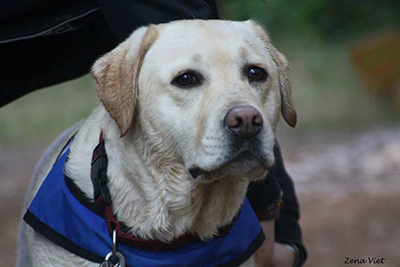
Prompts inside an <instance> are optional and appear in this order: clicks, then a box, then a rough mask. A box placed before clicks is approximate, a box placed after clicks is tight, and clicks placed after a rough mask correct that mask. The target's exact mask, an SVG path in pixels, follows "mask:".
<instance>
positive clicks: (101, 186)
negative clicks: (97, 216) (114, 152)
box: [90, 138, 111, 212]
mask: <svg viewBox="0 0 400 267" xmlns="http://www.w3.org/2000/svg"><path fill="white" fill-rule="evenodd" d="M107 166H108V159H107V154H106V149H105V143H104V140H103V139H102V138H101V140H100V143H99V144H98V145H97V146H96V148H95V149H94V150H93V156H92V167H91V171H90V178H91V179H92V183H93V189H94V190H93V193H94V195H93V197H94V200H95V204H96V207H97V208H98V211H99V212H101V211H102V210H103V209H104V207H105V206H106V205H111V196H110V190H109V189H108V177H107Z"/></svg>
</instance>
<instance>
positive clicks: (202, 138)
mask: <svg viewBox="0 0 400 267" xmlns="http://www.w3.org/2000/svg"><path fill="white" fill-rule="evenodd" d="M287 71H288V63H287V62H286V59H285V58H284V56H283V55H282V54H281V53H279V52H278V51H277V50H276V49H275V48H274V47H273V46H272V45H271V43H270V40H269V38H268V36H267V34H266V33H265V31H264V30H263V29H262V28H261V27H260V26H259V25H258V24H257V23H255V22H253V21H245V22H233V21H219V20H218V21H203V20H190V21H175V22H171V23H167V24H160V25H151V26H149V27H143V28H140V29H138V30H136V31H135V32H134V33H133V34H132V35H131V36H130V37H129V38H128V39H127V40H126V41H124V42H123V43H121V44H120V45H119V46H118V47H116V48H115V49H114V50H113V51H111V52H110V53H108V54H106V55H105V56H103V57H102V58H100V59H99V60H97V62H96V63H95V64H94V66H93V68H92V76H93V78H94V80H95V84H96V88H97V92H98V95H99V98H100V100H101V104H100V106H98V107H97V108H96V109H95V110H94V111H93V113H92V114H91V115H90V116H89V117H88V118H87V119H86V120H85V121H83V122H81V123H79V124H77V125H75V126H74V127H73V128H71V129H69V130H68V131H66V132H65V133H64V134H63V135H62V136H61V137H60V138H58V140H56V141H55V142H54V143H53V144H52V145H51V147H50V148H49V149H48V150H47V152H46V153H45V155H44V157H43V158H42V160H41V161H40V162H39V164H38V166H37V168H36V171H35V175H34V180H33V183H32V185H31V188H30V191H29V194H28V198H27V209H28V212H27V213H26V215H25V217H24V220H25V222H24V223H23V224H22V226H21V238H20V243H21V246H20V251H19V262H18V264H19V266H99V264H100V263H101V262H102V261H101V259H102V258H103V257H104V255H105V254H104V252H110V253H115V254H112V255H111V257H114V258H117V259H119V260H121V258H119V256H121V255H122V256H124V257H125V262H127V265H128V266H157V265H159V266H185V265H190V266H219V265H221V266H224V265H229V266H235V265H242V266H254V265H255V262H254V259H253V257H252V254H253V253H254V251H255V250H256V248H258V247H259V245H260V244H261V243H262V241H263V239H262V238H259V235H258V236H254V233H253V232H254V231H255V230H254V229H256V228H257V227H259V226H257V227H254V225H250V226H248V225H247V224H248V223H247V221H251V220H254V218H253V217H254V215H252V214H251V213H250V211H249V210H248V208H247V207H248V203H247V200H246V199H245V195H246V190H247V187H248V185H249V182H250V181H254V180H258V179H262V178H263V177H265V175H266V172H267V168H268V167H270V166H271V165H272V164H273V163H274V154H273V147H274V131H275V128H276V125H277V122H278V118H279V114H280V113H282V115H283V118H284V119H285V121H286V122H287V123H288V124H289V125H290V126H294V125H295V124H296V112H295V109H294V107H293V105H292V100H291V91H290V90H291V89H290V83H289V80H288V73H287ZM72 136H74V137H73V139H72V140H70V138H71V137H72ZM99 136H101V137H100V139H99ZM68 140H70V141H69V142H68ZM99 140H100V141H99ZM67 142H68V145H67V146H65V144H66V143H67ZM99 144H100V145H99ZM101 144H102V145H101ZM98 145H99V146H98ZM96 146H97V149H95V147H96ZM101 157H103V158H106V167H105V168H103V167H104V166H102V164H103V163H104V162H103V163H99V164H97V163H96V160H97V159H98V158H101ZM63 160H64V161H65V162H64V163H65V164H64V165H62V166H61V167H60V170H61V171H60V170H58V171H57V170H55V168H57V166H58V165H59V164H61V163H60V161H63ZM93 162H94V163H93ZM99 162H100V161H99ZM96 164H97V165H96ZM93 166H96V167H93ZM99 166H102V167H99ZM56 172H58V173H63V174H65V177H62V178H60V179H58V180H57V179H56V178H49V177H50V176H52V175H53V173H56ZM54 175H55V174H54ZM46 177H47V178H46ZM104 177H105V178H104ZM45 178H46V179H45ZM67 178H68V179H67ZM51 179H53V180H54V181H53V180H52V181H50V180H51ZM99 179H100V180H101V179H103V180H101V181H103V182H100V183H98V182H99ZM56 180H57V181H56ZM60 181H61V183H62V185H59V183H60ZM104 181H105V182H104ZM57 183H58V184H57ZM64 187H65V188H67V190H65V188H64ZM57 190H58V191H57ZM68 190H69V191H68ZM60 203H61V204H60ZM82 203H83V204H82ZM52 205H53V206H52ZM93 206H94V207H95V208H94V209H93ZM73 208H76V209H73ZM85 209H87V210H85ZM46 210H47V211H50V213H49V212H48V213H46ZM80 212H83V213H84V215H82V214H81V213H80ZM243 214H244V215H243ZM242 215H243V216H242ZM79 216H81V217H79ZM252 216H253V217H252ZM242 217H246V218H249V219H246V218H244V219H243V218H242ZM250 217H251V218H253V219H251V218H250ZM102 222H105V223H104V224H102ZM81 226H82V227H83V229H80V228H79V227H81ZM69 227H76V228H69ZM95 227H98V231H99V234H97V233H96V232H97V230H96V228H95ZM238 227H242V228H240V229H237V228H238ZM71 229H72V230H71ZM74 229H75V230H74ZM115 229H117V230H118V231H117V230H115ZM252 229H253V230H252ZM257 229H258V228H257ZM101 231H103V232H104V231H105V232H106V235H102V233H101ZM252 231H253V232H252ZM257 231H259V229H258V230H257ZM221 232H225V233H222V234H221ZM114 234H115V235H116V244H118V247H117V250H118V251H119V252H121V253H120V254H117V253H116V252H112V251H113V247H112V244H113V243H112V242H113V241H112V238H111V236H113V235H114ZM233 235H237V236H233ZM92 236H95V239H94V240H93V241H92V240H91V239H90V238H91V237H92ZM96 236H97V237H96ZM96 238H97V239H96ZM226 238H228V239H227V240H225V239H226ZM229 238H231V239H229ZM257 238H258V239H257ZM267 238H268V237H267ZM50 240H51V241H50ZM235 240H236V241H238V240H239V241H240V242H236V241H235ZM257 240H258V241H257ZM256 241H257V242H258V243H257V242H256ZM246 242H247V243H248V244H247V243H246ZM260 242H261V243H260ZM236 243H238V244H241V243H243V244H244V246H246V248H245V249H244V250H243V248H237V247H234V248H230V247H229V246H233V245H232V244H234V245H235V246H237V244H236ZM130 245H131V246H132V247H133V248H132V249H133V250H134V251H133V254H134V255H133V256H132V255H127V254H129V253H128V252H127V251H128V250H129V249H130ZM208 245H210V246H211V249H208V248H207V246H208ZM107 246H108V247H107ZM168 246H171V247H172V251H171V249H168ZM182 246H183V247H184V248H183V249H182V248H181V247H182ZM185 246H186V247H185ZM225 246H227V248H225ZM251 246H253V249H252V250H249V249H248V247H251ZM90 247H93V248H90ZM106 247H107V248H106ZM147 248H148V249H149V250H152V248H155V250H156V252H154V251H153V252H152V253H155V254H154V255H155V256H154V255H153V256H151V255H150V254H147V253H150V252H149V251H148V250H147ZM91 249H92V250H91ZM202 249H203V250H202ZM199 251H200V252H199ZM249 251H250V252H249ZM195 252H196V253H197V254H196V253H195ZM217 252H218V253H220V252H221V254H220V255H219V254H218V255H217V254H216V253H217ZM242 252H243V255H241V254H240V253H242ZM106 254H107V253H106ZM186 254H187V255H186ZM211 254H212V255H211ZM135 257H136V258H135ZM138 257H142V258H145V260H149V262H147V263H146V262H145V261H143V262H142V260H143V259H142V258H138ZM169 257H171V258H173V257H178V258H179V259H177V261H175V262H174V261H173V260H171V259H170V258H169ZM207 257H210V259H208V258H207ZM130 260H131V263H130V262H129V261H130ZM121 261H122V260H121ZM132 261H135V262H133V263H132ZM108 263H109V265H108V266H111V265H112V263H110V262H108ZM120 264H121V266H123V263H122V262H120ZM103 266H107V265H106V264H105V263H103Z"/></svg>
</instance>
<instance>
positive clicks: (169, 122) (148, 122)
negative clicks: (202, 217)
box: [92, 20, 296, 181]
mask: <svg viewBox="0 0 400 267" xmlns="http://www.w3.org/2000/svg"><path fill="white" fill-rule="evenodd" d="M287 72H288V63H287V61H286V59H285V57H284V56H283V55H282V54H281V53H279V52H278V51H277V50H276V49H275V48H274V47H273V46H272V45H271V43H270V41H269V38H268V35H267V34H266V33H265V31H264V30H263V29H262V28H261V27H260V26H259V25H258V24H256V23H255V22H253V21H246V22H231V21H202V20H192V21H176V22H172V23H168V24H160V25H151V26H149V27H143V28H140V29H138V30H136V31H135V32H134V33H133V34H132V35H131V36H130V37H129V38H128V39H127V40H126V41H125V42H123V43H122V44H120V45H119V46H118V47H117V48H115V49H114V50H113V51H111V52H110V53H108V54H107V55H105V56H104V57H102V58H100V59H99V60H98V61H97V62H96V63H95V65H94V66H93V69H92V75H93V77H94V79H95V82H96V87H97V91H98V94H99V97H100V99H101V101H102V103H103V105H104V106H105V108H106V109H107V111H108V112H109V114H110V115H111V117H112V118H113V119H114V120H115V122H116V123H117V125H118V127H119V129H120V132H121V136H124V135H126V134H127V132H128V131H129V130H131V131H132V130H133V131H134V130H135V129H134V128H135V127H136V125H140V126H137V128H140V131H143V132H144V134H146V133H147V134H149V132H146V131H148V128H151V133H152V134H155V135H159V136H163V142H165V140H167V142H168V146H170V147H171V149H173V150H175V152H176V153H177V155H179V156H180V157H181V159H182V162H183V163H184V165H185V168H186V169H187V170H188V171H189V172H190V173H191V175H192V176H193V177H197V176H199V177H201V179H200V180H204V181H207V180H209V179H211V178H212V177H216V176H221V175H220V174H227V175H230V176H242V177H246V178H247V179H249V180H253V179H259V178H262V177H263V176H264V175H265V174H266V170H267V168H268V167H269V166H271V165H272V164H273V162H274V155H273V146H274V129H275V127H276V125H277V121H278V117H279V112H281V113H282V115H283V117H284V119H285V120H286V122H287V123H288V124H289V125H290V126H292V127H294V126H295V124H296V112H295V109H294V107H293V104H292V100H291V88H290V83H289V80H288V73H287ZM136 122H137V123H136ZM138 130H139V129H138ZM163 145H166V144H163Z"/></svg>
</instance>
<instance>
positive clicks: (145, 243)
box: [102, 205, 199, 251]
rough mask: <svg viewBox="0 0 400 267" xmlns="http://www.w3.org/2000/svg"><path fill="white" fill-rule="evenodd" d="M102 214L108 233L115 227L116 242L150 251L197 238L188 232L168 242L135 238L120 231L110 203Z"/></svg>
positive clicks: (186, 242)
mask: <svg viewBox="0 0 400 267" xmlns="http://www.w3.org/2000/svg"><path fill="white" fill-rule="evenodd" d="M102 216H103V218H104V219H105V221H106V223H107V228H108V232H109V233H110V235H111V236H112V232H113V230H114V229H115V230H116V231H117V241H118V242H121V243H123V244H125V245H128V246H132V247H136V248H139V249H144V250H152V251H166V250H171V249H174V248H177V247H179V246H182V245H185V244H188V243H192V242H195V241H198V240H199V239H198V238H197V236H196V235H194V234H190V233H188V234H185V235H183V236H181V237H179V238H177V239H174V240H173V241H171V242H169V243H166V242H162V241H160V240H145V239H141V238H137V237H135V236H134V235H131V234H129V233H126V232H124V231H122V229H121V225H120V223H119V221H118V220H117V219H116V218H115V217H114V213H113V210H112V207H111V205H106V206H105V208H104V210H103V214H102Z"/></svg>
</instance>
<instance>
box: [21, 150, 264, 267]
mask: <svg viewBox="0 0 400 267" xmlns="http://www.w3.org/2000/svg"><path fill="white" fill-rule="evenodd" d="M68 154H69V148H68V146H67V147H66V148H65V149H64V151H63V152H62V154H60V156H59V158H58V160H57V162H56V163H55V164H54V166H53V168H52V169H51V171H50V173H49V174H48V175H47V177H46V179H45V180H44V182H43V183H42V185H41V187H40V189H39V191H38V192H37V194H36V196H35V197H34V199H33V201H32V203H31V205H30V206H29V208H28V210H27V212H26V214H25V216H24V220H25V222H26V223H28V224H29V225H30V226H31V227H32V228H33V229H34V230H35V231H37V232H39V233H41V234H42V235H44V236H45V237H47V238H48V239H50V240H51V241H53V242H54V243H56V244H57V245H59V246H61V247H63V248H65V249H67V250H69V251H70V252H72V253H74V254H76V255H78V256H80V257H82V258H85V259H87V260H89V261H92V262H97V263H101V262H103V260H104V258H105V256H106V255H107V253H109V252H110V251H111V248H112V239H111V237H110V234H109V231H108V229H107V225H106V222H105V220H104V219H103V218H102V217H101V216H100V215H99V214H97V213H96V212H94V211H93V210H91V209H90V208H88V206H87V205H84V204H83V203H82V201H79V200H78V199H77V197H76V194H73V192H71V187H70V186H68V183H71V182H72V180H69V181H68V179H69V178H68V177H66V176H65V175H64V165H65V162H66V161H67V158H68ZM72 183H73V182H72ZM264 239H265V237H264V234H263V231H262V229H261V226H260V224H259V221H258V219H257V216H256V215H255V213H254V212H253V210H252V208H251V206H250V204H249V202H248V200H247V198H246V199H245V201H244V203H243V205H242V208H241V211H240V214H239V215H238V217H237V218H236V221H235V222H234V223H233V225H232V226H231V227H230V229H229V232H228V233H227V234H226V235H225V236H223V237H218V236H217V237H215V238H213V239H212V240H211V241H208V242H202V241H197V242H192V243H188V244H185V245H183V246H179V247H177V248H173V249H171V250H167V251H151V250H143V249H138V248H135V247H132V246H128V245H125V244H121V243H119V244H118V251H119V252H121V253H122V254H123V255H124V256H125V259H126V262H127V266H140V267H147V266H148V267H155V266H210V267H211V266H238V265H240V264H242V263H243V262H245V261H246V260H247V259H248V258H250V257H251V255H253V254H254V253H255V251H256V250H257V249H258V248H259V247H260V246H261V245H262V243H263V241H264Z"/></svg>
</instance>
